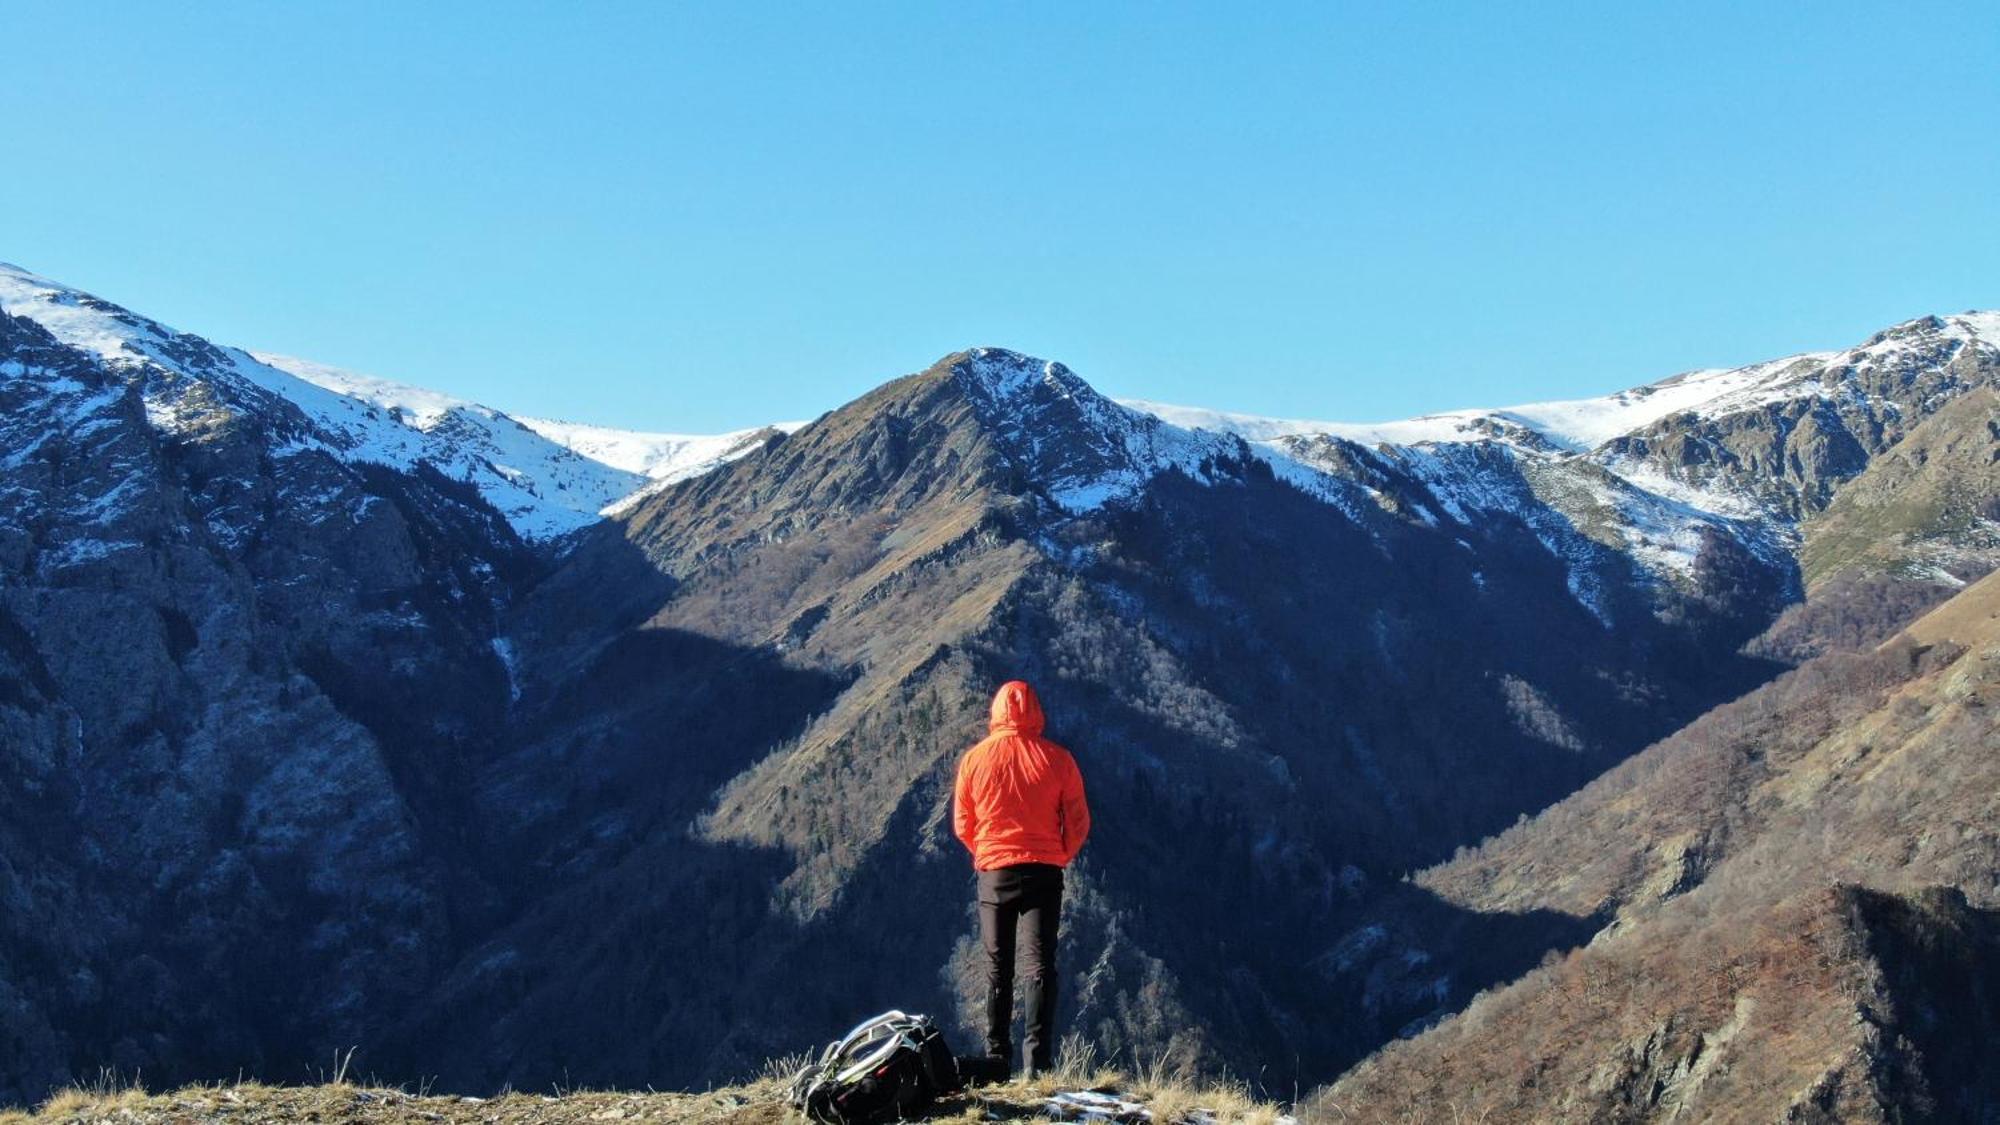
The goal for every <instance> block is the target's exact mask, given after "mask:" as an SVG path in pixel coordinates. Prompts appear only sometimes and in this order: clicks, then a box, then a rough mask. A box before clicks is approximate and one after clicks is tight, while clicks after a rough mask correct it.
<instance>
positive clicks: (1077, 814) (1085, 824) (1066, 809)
mask: <svg viewBox="0 0 2000 1125" xmlns="http://www.w3.org/2000/svg"><path fill="white" fill-rule="evenodd" d="M1062 829H1063V864H1064V866H1067V865H1068V864H1069V862H1070V861H1071V860H1073V859H1075V858H1076V853H1078V852H1080V851H1082V850H1083V842H1084V841H1085V840H1088V839H1089V838H1090V803H1089V802H1088V801H1086V800H1084V797H1083V771H1082V770H1079V769H1077V768H1076V759H1075V758H1071V759H1070V761H1069V770H1068V773H1067V776H1065V777H1064V778H1063V787H1062Z"/></svg>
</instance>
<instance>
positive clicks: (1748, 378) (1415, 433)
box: [1121, 311, 2000, 453]
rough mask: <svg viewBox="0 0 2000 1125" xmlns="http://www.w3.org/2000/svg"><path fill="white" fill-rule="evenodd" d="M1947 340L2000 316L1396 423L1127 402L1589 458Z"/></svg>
mask: <svg viewBox="0 0 2000 1125" xmlns="http://www.w3.org/2000/svg"><path fill="white" fill-rule="evenodd" d="M1939 343H1942V344H1947V345H1962V346H1971V347H1975V348H1984V349H1986V350H1988V351H1989V352H1991V351H1996V350H2000V311H1996V312H1976V311H1975V312H1966V313H1962V314H1960V315H1956V316H1947V317H1937V316H1931V317H1920V318H1918V319H1916V320H1911V321H1907V322H1905V323H1903V324H1899V325H1897V326H1896V327H1894V328H1890V329H1888V330H1886V331H1883V332H1880V333H1877V334H1876V335H1874V336H1873V337H1870V338H1869V340H1868V341H1867V342H1866V343H1864V344H1861V345H1859V346H1857V347H1853V348H1849V349H1846V350H1845V351H1821V352H1802V353H1800V354H1798V355H1792V356H1786V357H1784V358H1782V359H1774V360H1766V361H1764V362H1762V363H1753V364H1749V365H1748V366H1744V367H1734V368H1711V369H1705V370H1699V371H1687V372H1683V373H1681V374H1679V375H1673V376H1670V377H1668V378H1665V379H1661V380H1658V381H1657V382H1653V383H1647V384H1644V385H1642V386H1638V387H1633V388H1631V389H1630V390H1624V391H1620V392H1618V393H1616V394H1609V395H1600V396H1597V397H1595V398H1581V399H1570V400H1565V401H1558V402H1537V403H1527V404H1525V405H1521V406H1507V407H1498V408H1492V409H1470V410H1451V411H1445V412H1443V413H1440V414H1425V415H1420V416H1418V417H1415V418H1407V419H1402V420H1398V421H1391V422H1313V421H1305V420H1302V419H1291V418H1267V417H1261V416H1259V415H1254V414H1233V413H1229V412H1227V411H1220V410H1210V409H1206V408H1203V407H1196V406H1174V405H1170V404H1167V403H1160V402H1149V401H1145V400H1141V399H1124V400H1121V401H1122V402H1123V403H1124V405H1126V406H1130V407H1132V408H1134V409H1136V410H1141V411H1144V412H1146V413H1148V414H1152V415H1154V416H1155V417H1158V418H1160V419H1162V420H1164V421H1167V422H1172V423H1174V424H1175V425H1178V426H1186V427H1189V428H1192V429H1203V430H1214V431H1218V432H1222V433H1232V434H1236V435H1238V436H1240V437H1243V438H1246V439H1248V440H1250V441H1257V442H1274V441H1277V440H1278V439H1281V438H1287V437H1307V436H1313V435H1319V434H1324V435H1327V436H1330V437H1337V438H1342V439H1345V440H1347V441H1353V442H1359V443H1361V444H1364V445H1371V446H1373V445H1425V444H1433V443H1439V442H1479V441H1501V442H1506V443H1509V444H1514V445H1518V446H1519V447H1521V448H1523V449H1527V450H1530V451H1534V452H1549V451H1557V452H1562V453H1589V452H1592V451H1594V450H1597V449H1599V448H1601V447H1603V446H1604V445H1605V444H1606V443H1609V442H1611V441H1613V440H1614V439H1616V438H1620V437H1626V436H1630V435H1636V434H1638V433H1640V432H1642V431H1644V430H1645V429H1646V428H1648V427H1650V426H1652V425H1654V424H1655V423H1658V422H1660V421H1661V420H1663V419H1666V418H1669V417H1671V416H1673V415H1676V414H1692V415H1696V416H1700V417H1704V418H1711V419H1719V418H1727V417H1730V416H1733V415H1737V414H1743V413H1747V412H1751V411H1755V410H1759V409H1761V408H1763V407H1766V406H1770V405H1772V404H1774V403H1780V402H1786V401H1791V400H1796V399H1809V398H1827V399H1831V398H1839V397H1843V396H1846V395H1850V394H1852V393H1853V389H1852V387H1851V386H1850V385H1849V377H1850V376H1851V375H1852V374H1853V373H1855V372H1856V371H1859V370H1861V369H1864V368H1869V367H1880V366H1885V365H1887V366H1898V365H1907V364H1908V363H1909V362H1911V361H1912V360H1913V359H1914V358H1916V357H1915V356H1914V355H1913V352H1915V351H1916V350H1918V349H1920V348H1922V347H1923V346H1924V345H1927V344H1939Z"/></svg>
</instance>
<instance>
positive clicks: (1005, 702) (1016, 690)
mask: <svg viewBox="0 0 2000 1125" xmlns="http://www.w3.org/2000/svg"><path fill="white" fill-rule="evenodd" d="M986 729H987V730H989V731H991V732H992V733H994V734H1029V735H1034V734H1040V733H1042V701H1041V700H1039V699H1036V698H1035V689H1034V688H1031V687H1029V686H1028V685H1027V684H1026V683H1024V682H1022V681H1020V680H1009V681H1007V682H1006V683H1004V684H1001V685H1000V690H999V691H997V692H994V693H993V712H992V714H991V715H990V716H989V717H988V719H987V721H986Z"/></svg>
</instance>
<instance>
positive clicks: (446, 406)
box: [0, 263, 774, 540]
mask: <svg viewBox="0 0 2000 1125" xmlns="http://www.w3.org/2000/svg"><path fill="white" fill-rule="evenodd" d="M0 311H3V312H5V313H6V314H7V315H10V316H15V317H21V318H24V319H27V320H30V321H33V322H34V323H36V324H38V325H40V326H41V327H42V328H44V329H45V330H47V331H48V332H49V334H50V335H51V336H53V337H54V338H55V339H56V340H57V341H58V342H59V343H61V344H63V345H65V346H67V347H69V348H72V349H75V350H77V351H79V352H82V353H83V354H85V355H86V356H90V357H93V358H94V359H95V360H96V362H98V363H99V364H101V365H102V366H103V367H104V368H105V369H107V370H110V371H113V372H116V373H118V374H120V375H121V376H124V377H126V378H127V379H128V380H129V381H131V382H133V383H135V384H136V385H137V386H138V388H139V391H140V394H141V397H142V398H143V400H144V403H145V408H146V414H147V417H148V419H149V420H150V421H151V422H152V424H153V425H154V426H155V427H156V428H158V429H160V430H162V431H163V432H170V433H177V434H182V435H185V436H190V437H196V436H198V435H199V433H200V432H201V431H202V430H203V429H204V428H206V427H210V426H213V425H215V424H218V419H220V418H222V417H227V416H237V415H243V414H249V415H254V416H257V417H259V418H261V419H262V420H263V421H264V422H265V423H266V424H267V425H268V427H269V428H270V430H271V432H272V434H273V436H274V438H277V439H279V440H280V442H281V446H280V449H279V452H280V454H281V455H283V454H296V453H299V452H301V451H304V450H307V449H318V450H323V451H326V452H330V453H332V454H334V455H335V456H338V457H340V458H342V459H343V460H348V461H356V462H373V463H378V464H383V465H388V466H391V467H394V468H399V469H404V470H409V469H413V468H415V467H416V466H417V465H418V464H419V463H428V464H430V465H432V466H433V467H435V468H437V469H439V470H440V471H442V472H444V473H445V474H446V475H447V476H450V477H453V478H456V479H459V480H464V481H468V482H470V483H472V484H473V485H474V486H475V487H477V488H478V489H479V491H480V492H481V494H482V495H483V496H485V498H486V499H487V500H488V502H490V503H491V504H493V506H494V507H495V508H496V509H498V510H499V511H500V512H501V513H502V514H503V515H504V516H506V518H507V519H508V521H509V522H510V523H511V524H512V525H513V526H514V528H515V530H516V531H517V532H518V533H520V534H521V535H522V536H523V537H524V538H528V539H532V540H548V539H553V538H556V537H559V536H562V535H565V534H567V533H569V532H572V531H575V530H577V529H578V528H581V527H584V526H587V525H589V524H591V523H593V522H595V521H596V520H598V519H599V518H601V515H602V514H603V513H605V512H606V511H607V510H611V509H615V508H616V507H618V506H619V505H620V504H621V503H623V502H624V501H626V500H628V499H629V498H631V497H634V496H636V495H638V494H640V493H642V492H644V491H645V490H647V489H649V488H652V487H657V486H658V482H660V481H663V480H674V479H682V478H685V477H687V476H691V475H695V474H697V473H700V472H704V471H706V470H708V469H710V468H713V467H715V466H716V465H719V464H722V463H724V462H726V461H728V460H729V459H731V458H732V457H736V456H740V455H742V454H744V453H747V452H749V451H751V450H752V449H755V448H757V446H758V445H759V443H760V442H761V441H762V440H763V439H764V438H766V437H768V436H769V435H770V434H771V433H773V432H774V431H773V430H772V429H770V428H766V429H760V430H748V431H741V432H738V433H733V434H722V435H715V436H696V435H683V434H637V433H626V432H622V431H616V430H610V429H606V428H601V427H577V426H569V425H567V424H564V423H551V422H538V423H537V424H536V425H534V426H531V425H528V424H525V423H524V422H522V421H521V420H518V419H515V418H513V417H510V416H508V415H507V414H505V413H503V412H501V411H498V410H495V409H493V408H491V407H487V406H482V405H480V404H478V403H473V402H467V401H465V400H462V399H457V398H453V397H451V396H448V395H442V394H438V393H436V392H433V391H426V390H422V389H420V388H416V387H411V386H407V385H404V384H401V383H395V382H391V381H389V380H385V379H379V378H375V377H373V376H368V375H360V374H356V373H354V372H349V371H342V370H340V369H338V368H332V367H327V366H325V365H323V364H317V363H312V362H310V361H307V360H300V359H294V358H291V357H288V356H281V355H275V354H269V353H255V354H253V353H250V352H246V351H242V350H240V349H236V348H227V347H218V346H216V345H214V344H211V343H210V342H208V341H207V340H204V339H202V338H200V337H198V336H192V335H189V334H186V333H182V332H177V331H175V330H173V329H171V328H168V327H166V326H165V325H162V324H159V323H158V322H156V321H152V320H149V319H147V318H145V317H142V316H138V315H137V314H134V313H132V312H130V311H128V310H126V309H123V308H120V307H119V306H117V305H113V304H111V303H109V302H107V301H103V300H100V299H99V298H96V297H93V296H91V295H90V294H88V293H84V292H82V291H80V290H77V289H73V288H70V287H68V286H65V285H61V284H59V283H57V282H54V281H50V280H48V279H46V278H42V277H39V276H37V275H35V274H33V273H30V272H28V271H26V270H23V269H20V268H19V267H15V266H10V265H6V264H4V263H0ZM286 404H288V405H289V406H291V407H294V408H296V410H297V411H298V412H299V414H302V415H303V416H304V422H305V425H304V426H303V427H300V426H299V425H298V420H297V417H296V415H292V414H290V413H289V412H287V411H285V410H284V409H283V407H284V405H286Z"/></svg>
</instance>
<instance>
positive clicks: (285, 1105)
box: [0, 1072, 1291, 1125]
mask: <svg viewBox="0 0 2000 1125" xmlns="http://www.w3.org/2000/svg"><path fill="white" fill-rule="evenodd" d="M785 1085H786V1083H785V1081H784V1080H783V1079H778V1078H773V1079H767V1080H763V1081H758V1082H753V1083H751V1084H749V1085H745V1086H734V1087H729V1088H726V1089H719V1090H709V1091H705V1092H702V1093H661V1092H656V1091H646V1092H643V1093H639V1092H619V1091H599V1090H558V1091H556V1092H552V1093H547V1094H542V1093H519V1092H508V1093H504V1094H499V1095H496V1096H494V1097H489V1098H477V1097H459V1096H452V1095H438V1094H427V1093H421V1092H418V1093H412V1092H410V1091H408V1090H401V1089H385V1088H378V1087H368V1086H356V1085H352V1084H349V1083H347V1082H330V1083H326V1084H324V1085H318V1086H265V1085H262V1084H259V1083H254V1082H243V1083H238V1084H235V1085H211V1086H187V1087H183V1088H181V1089H179V1090H175V1091H172V1092H169V1093H154V1092H149V1091H147V1090H145V1089H143V1088H140V1087H134V1086H120V1085H118V1084H117V1083H113V1082H102V1083H99V1084H97V1085H95V1086H93V1087H91V1088H86V1089H70V1090H66V1091H63V1092H62V1093H59V1094H57V1095H56V1096H54V1097H52V1098H50V1099H49V1100H48V1101H47V1102H45V1103H43V1104H42V1105H41V1106H40V1107H38V1108H36V1109H34V1110H32V1111H25V1112H24V1111H19V1110H15V1111H6V1110H0V1125H30V1123H32V1125H45V1123H55V1122H115V1123H118V1125H192V1123H196V1122H201V1123H214V1125H263V1123H266V1122H281V1121H282V1122H314V1123H318V1125H337V1123H355V1125H360V1123H366V1125H599V1123H605V1122H617V1123H631V1125H642V1123H644V1125H783V1123H802V1122H804V1120H805V1119H804V1118H803V1117H801V1116H800V1115H799V1114H798V1112H797V1111H795V1110H794V1109H792V1108H791V1107H790V1106H789V1105H788V1104H786V1102H785ZM1019 1119H1041V1120H1072V1121H1078V1120H1082V1121H1101V1122H1110V1121H1117V1122H1123V1123H1126V1125H1140V1123H1143V1122H1152V1121H1160V1122H1175V1123H1184V1125H1291V1118H1290V1117H1289V1116H1288V1115H1287V1114H1286V1111H1285V1110H1284V1109H1282V1108H1281V1107H1279V1106H1277V1105H1274V1104H1271V1103H1266V1102H1259V1101H1257V1100H1255V1099H1253V1098H1251V1097H1249V1096H1248V1095H1247V1094H1246V1093H1245V1092H1244V1091H1243V1090H1241V1089H1238V1088H1232V1087H1228V1086H1210V1087H1199V1088H1198V1087H1195V1086H1192V1085H1189V1084H1188V1083H1186V1082H1183V1081H1180V1080H1179V1079H1177V1078H1157V1077H1156V1078H1152V1079H1132V1078H1127V1077H1125V1076H1123V1075H1118V1074H1113V1073H1109V1072H1100V1073H1097V1074H1094V1075H1089V1076H1087V1077H1085V1078H1081V1079H1080V1078H1079V1077H1077V1076H1075V1075H1068V1076H1062V1077H1058V1078H1052V1079H1047V1080H1042V1081H1036V1082H1010V1083H1005V1084H1001V1085H995V1086H983V1087H979V1088H977V1089H975V1090H972V1091H969V1092H967V1093H964V1094H959V1095H956V1096H953V1097H950V1098H946V1099H943V1100H941V1101H939V1102H938V1103H937V1104H936V1106H935V1107H934V1108H933V1109H932V1111H931V1113H930V1114H929V1115H928V1117H927V1118H926V1120H928V1121H933V1122H948V1123H953V1125H972V1123H974V1122H991V1121H1011V1120H1019Z"/></svg>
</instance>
